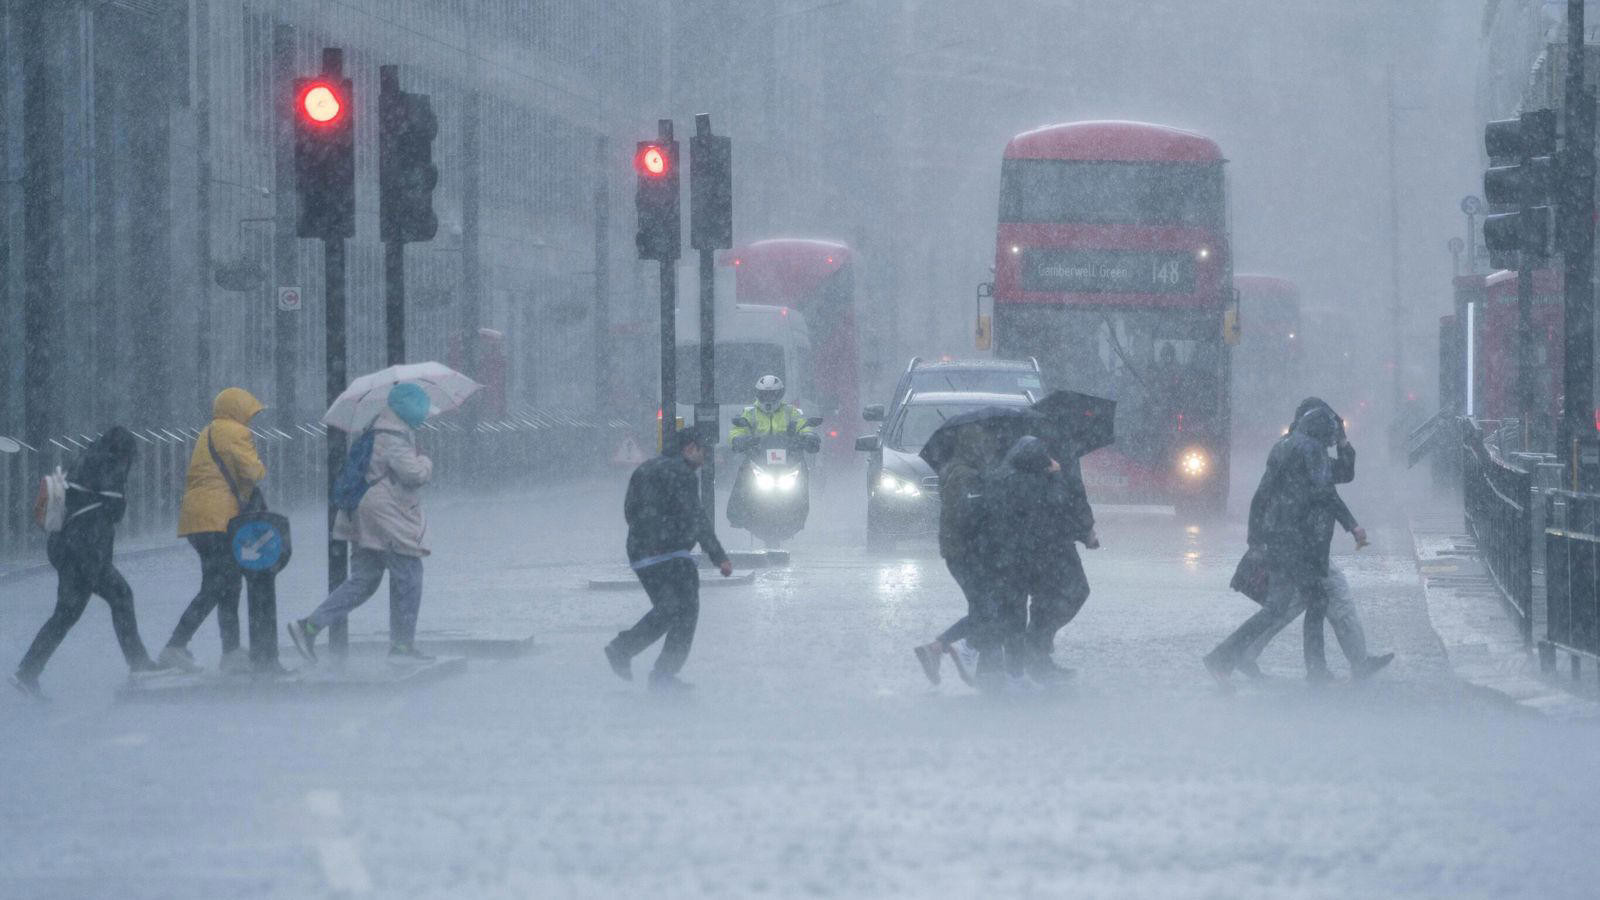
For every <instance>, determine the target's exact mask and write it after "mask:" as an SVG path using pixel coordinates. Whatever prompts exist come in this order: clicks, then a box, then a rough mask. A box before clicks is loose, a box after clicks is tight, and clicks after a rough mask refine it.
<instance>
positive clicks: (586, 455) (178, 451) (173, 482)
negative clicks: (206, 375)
mask: <svg viewBox="0 0 1600 900" xmlns="http://www.w3.org/2000/svg"><path fill="white" fill-rule="evenodd" d="M130 430H131V431H133V434H134V436H135V437H136V438H137V439H138V440H139V453H138V456H137V457H136V458H135V459H134V463H133V468H132V470H131V471H130V472H129V474H128V488H127V492H126V493H127V498H128V509H127V514H126V517H125V518H124V520H123V524H122V526H121V528H120V529H119V534H120V535H121V536H123V537H139V536H143V535H152V534H160V533H167V534H174V533H176V529H177V524H178V506H179V503H180V502H181V500H182V498H183V490H184V481H185V478H186V476H187V473H188V467H189V459H190V456H191V454H192V453H193V452H194V449H195V441H196V438H197V437H198V435H199V434H200V428H199V427H192V426H185V427H171V428H139V429H130ZM630 430H631V428H630V426H629V424H628V423H627V422H624V421H622V420H620V419H606V418H602V417H598V416H595V415H594V414H592V413H589V412H587V411H583V410H577V409H561V408H541V409H533V410H527V411H525V412H520V413H516V414H513V415H509V416H507V417H505V418H503V419H495V420H480V421H479V422H477V423H475V424H470V425H469V424H467V423H464V422H458V421H451V420H448V419H446V420H441V421H438V422H428V423H425V424H424V425H423V426H422V427H421V428H420V429H418V435H417V439H418V444H419V445H420V447H421V449H422V451H423V452H424V453H427V454H428V455H430V456H432V457H433V460H434V473H435V478H434V483H435V485H436V486H438V487H439V488H442V489H445V490H452V489H453V490H471V489H494V490H498V489H503V488H505V487H508V486H511V487H515V486H523V485H527V484H532V483H534V482H536V481H538V480H541V479H550V478H564V477H571V476H573V475H578V474H583V473H586V472H592V471H596V470H598V469H599V468H601V467H602V466H603V465H604V464H605V462H606V461H607V460H608V459H609V457H610V452H611V450H612V448H613V446H614V445H615V443H616V442H617V441H618V440H620V439H621V437H622V436H623V434H625V433H627V432H629V431H630ZM251 432H252V433H253V434H254V436H255V445H256V452H257V453H258V454H259V455H260V456H261V461H262V464H263V465H265V466H266V468H267V478H266V480H265V481H263V482H262V484H261V490H262V493H263V494H264V495H265V497H266V500H267V504H268V505H269V506H271V507H272V508H274V509H280V510H293V509H296V508H300V507H303V506H307V505H311V504H314V503H315V504H320V503H323V502H325V499H326V497H327V484H328V474H327V445H326V434H327V428H326V426H324V425H322V424H320V423H307V424H302V425H296V426H294V427H292V428H287V429H280V428H275V427H257V428H252V429H251ZM94 438H95V435H70V436H63V437H59V438H54V439H52V440H50V441H48V442H46V443H45V444H44V445H43V446H41V447H33V446H26V445H25V446H24V447H23V449H22V451H21V452H19V453H10V454H0V560H8V559H17V558H21V557H27V556H42V555H43V547H44V538H45V534H44V532H43V531H41V530H39V529H38V528H37V527H36V526H35V525H34V522H33V501H34V497H35V496H36V495H37V492H38V490H39V480H40V478H42V477H43V476H44V475H46V474H48V473H49V472H51V471H53V470H54V469H55V467H56V466H61V467H63V468H67V467H68V466H70V464H71V462H72V460H73V458H74V457H76V456H77V455H78V454H79V453H81V452H82V451H83V450H84V448H86V447H88V445H89V443H90V442H91V441H93V440H94Z"/></svg>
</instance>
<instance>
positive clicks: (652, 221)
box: [633, 139, 683, 262]
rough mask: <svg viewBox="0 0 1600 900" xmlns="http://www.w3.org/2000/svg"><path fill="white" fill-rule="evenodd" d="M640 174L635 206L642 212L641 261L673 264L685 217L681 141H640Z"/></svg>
mask: <svg viewBox="0 0 1600 900" xmlns="http://www.w3.org/2000/svg"><path fill="white" fill-rule="evenodd" d="M633 168H634V170H635V171H637V172H638V173H639V186H638V190H637V192H636V193H635V194H634V205H635V207H637V209H638V212H639V234H638V236H637V238H636V240H637V243H638V245H639V258H640V259H657V260H661V261H663V262H670V261H672V260H675V259H677V258H678V255H679V248H680V247H681V246H682V244H683V235H682V233H681V228H682V225H681V224H680V223H681V220H682V214H681V212H680V210H679V208H678V142H677V141H674V140H670V139H669V140H657V141H640V142H639V148H638V150H637V151H636V152H635V153H634V155H633Z"/></svg>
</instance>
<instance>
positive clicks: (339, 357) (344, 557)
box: [322, 238, 350, 657]
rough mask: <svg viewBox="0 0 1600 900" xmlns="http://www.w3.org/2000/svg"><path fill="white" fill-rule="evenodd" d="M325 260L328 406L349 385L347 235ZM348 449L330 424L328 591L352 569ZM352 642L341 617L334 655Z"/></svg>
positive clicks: (332, 641) (327, 243)
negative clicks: (339, 504)
mask: <svg viewBox="0 0 1600 900" xmlns="http://www.w3.org/2000/svg"><path fill="white" fill-rule="evenodd" d="M322 258H323V263H324V270H325V271H324V275H323V284H324V285H325V287H326V293H327V309H326V319H325V322H324V328H325V330H326V342H327V347H326V352H325V354H324V360H325V365H326V367H327V376H328V382H327V396H328V406H330V407H331V406H333V401H335V400H337V399H339V395H340V394H341V393H343V392H344V386H345V380H346V379H345V359H344V352H345V336H344V238H328V239H326V240H324V241H323V242H322ZM345 451H346V441H345V434H344V432H343V431H340V430H339V429H337V428H333V427H329V428H328V592H329V593H332V592H333V590H334V589H335V588H337V587H338V586H339V585H341V584H343V583H344V580H345V577H346V575H347V574H348V573H349V563H350V548H349V547H348V546H347V545H346V544H345V542H344V541H336V540H334V539H333V517H334V513H335V512H337V510H336V509H335V508H334V505H333V480H334V479H335V478H337V477H339V469H340V467H342V466H343V465H344V455H345ZM349 642H350V623H349V621H348V620H346V619H340V620H339V621H337V622H335V623H333V625H332V626H330V627H329V628H328V646H329V648H330V649H331V650H332V651H333V655H334V656H338V657H342V656H344V654H345V651H346V649H348V647H349Z"/></svg>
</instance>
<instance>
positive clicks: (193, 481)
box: [178, 387, 267, 537]
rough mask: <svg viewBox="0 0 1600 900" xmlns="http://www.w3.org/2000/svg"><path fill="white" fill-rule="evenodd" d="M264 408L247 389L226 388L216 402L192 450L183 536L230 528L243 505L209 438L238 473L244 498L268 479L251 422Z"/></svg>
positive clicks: (181, 521)
mask: <svg viewBox="0 0 1600 900" xmlns="http://www.w3.org/2000/svg"><path fill="white" fill-rule="evenodd" d="M262 409H263V407H262V405H261V401H260V400H257V399H256V398H255V397H253V396H251V394H250V392H249V391H247V390H245V389H243V388H236V387H231V388H227V389H226V390H224V391H223V392H222V393H220V394H218V395H217V399H215V400H213V401H211V424H210V425H207V426H206V427H205V428H204V429H203V430H202V431H201V432H200V439H199V440H198V441H196V442H195V445H194V452H193V453H190V454H189V474H188V477H187V479H186V480H185V485H184V489H183V506H182V507H181V508H180V509H179V511H178V537H185V536H187V535H191V534H203V533H205V532H210V531H227V530H228V520H230V519H232V518H233V517H234V516H237V515H238V514H239V503H238V501H236V500H235V499H234V497H233V492H232V491H230V490H229V489H228V481H227V479H225V478H223V477H222V471H221V470H220V469H218V468H217V464H216V462H215V461H214V460H212V458H211V450H210V448H208V447H207V446H206V439H207V438H208V437H209V438H210V439H211V442H212V443H213V444H215V445H216V448H217V455H218V456H220V457H222V462H223V464H224V465H226V466H227V467H228V471H229V472H231V473H232V474H233V481H234V484H236V485H238V487H239V495H240V496H241V497H249V496H250V492H251V491H253V490H255V486H256V483H257V482H259V481H261V479H263V478H266V477H267V467H266V466H263V465H262V464H261V457H259V456H257V455H256V444H255V440H254V439H253V438H252V436H251V434H250V420H251V419H253V418H255V417H256V413H259V412H261V410H262Z"/></svg>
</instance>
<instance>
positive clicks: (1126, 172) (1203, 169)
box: [1000, 159, 1225, 227]
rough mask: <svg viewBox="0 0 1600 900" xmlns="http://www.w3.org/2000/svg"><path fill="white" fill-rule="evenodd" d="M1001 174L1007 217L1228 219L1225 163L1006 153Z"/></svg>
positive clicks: (1141, 221)
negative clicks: (1014, 155) (1009, 155)
mask: <svg viewBox="0 0 1600 900" xmlns="http://www.w3.org/2000/svg"><path fill="white" fill-rule="evenodd" d="M1000 178H1001V186H1000V221H1001V222H1016V223H1030V222H1033V223H1039V222H1043V223H1085V224H1096V225H1189V226H1203V227H1220V226H1222V225H1223V224H1224V222H1223V220H1224V218H1225V211H1224V209H1223V205H1224V204H1223V202H1222V197H1223V194H1222V191H1223V180H1222V167H1221V166H1220V165H1215V164H1211V163H1125V162H1084V161H1080V160H1061V159H1008V160H1006V161H1005V162H1004V164H1003V165H1002V168H1001V174H1000Z"/></svg>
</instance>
